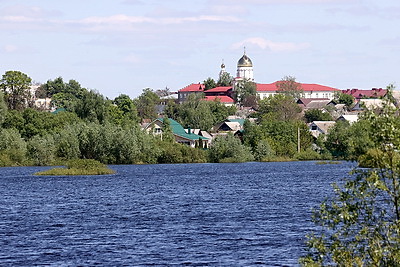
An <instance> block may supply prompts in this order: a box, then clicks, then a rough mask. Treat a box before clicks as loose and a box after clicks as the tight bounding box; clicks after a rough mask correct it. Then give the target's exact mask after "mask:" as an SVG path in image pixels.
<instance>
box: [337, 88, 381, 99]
mask: <svg viewBox="0 0 400 267" xmlns="http://www.w3.org/2000/svg"><path fill="white" fill-rule="evenodd" d="M387 91H388V90H386V89H382V88H372V89H371V90H360V89H347V90H343V91H342V93H343V94H347V95H352V96H353V97H354V98H355V99H362V98H381V97H384V96H385V95H386V94H387Z"/></svg>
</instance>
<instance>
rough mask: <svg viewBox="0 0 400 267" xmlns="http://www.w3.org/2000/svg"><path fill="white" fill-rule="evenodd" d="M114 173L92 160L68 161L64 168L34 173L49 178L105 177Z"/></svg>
mask: <svg viewBox="0 0 400 267" xmlns="http://www.w3.org/2000/svg"><path fill="white" fill-rule="evenodd" d="M114 173H115V171H114V170H112V169H110V168H108V167H107V166H106V165H105V164H103V163H100V162H98V161H96V160H92V159H77V160H70V161H68V162H67V164H66V168H54V169H50V170H46V171H41V172H37V173H35V175H51V176H64V175H68V176H76V175H105V174H114Z"/></svg>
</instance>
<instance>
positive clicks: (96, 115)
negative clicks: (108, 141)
mask: <svg viewBox="0 0 400 267" xmlns="http://www.w3.org/2000/svg"><path fill="white" fill-rule="evenodd" d="M110 104H111V103H110V101H107V100H106V99H105V98H104V97H103V96H102V95H101V94H99V93H98V92H96V91H93V90H90V91H84V92H83V94H82V98H81V99H79V101H78V102H77V105H76V107H75V113H76V114H77V115H78V117H80V118H81V119H84V120H87V121H90V122H99V123H104V122H105V121H106V117H107V111H108V106H109V105H110Z"/></svg>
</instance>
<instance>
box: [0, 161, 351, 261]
mask: <svg viewBox="0 0 400 267" xmlns="http://www.w3.org/2000/svg"><path fill="white" fill-rule="evenodd" d="M352 167H353V166H352V165H351V164H349V163H342V164H339V165H317V164H315V162H284V163H242V164H189V165H188V164H176V165H132V166H111V168H113V169H115V170H116V171H117V174H115V175H105V176H75V177H65V176H64V177H49V176H33V175H32V174H33V173H34V172H36V171H39V170H43V169H46V168H40V167H18V168H0V176H1V178H0V195H1V198H0V248H1V249H0V265H2V266H38V265H45V266H182V265H187V266H254V265H261V266H263V265H264V266H297V265H298V258H299V257H300V256H301V255H302V253H304V252H303V249H304V236H305V234H306V233H308V232H309V231H311V230H312V229H313V224H312V223H311V222H310V215H311V212H310V210H311V208H313V207H316V206H317V205H318V204H319V203H320V202H321V201H322V200H323V199H324V198H325V197H326V196H328V195H330V194H332V189H331V186H330V184H331V183H332V182H335V181H339V179H340V178H341V177H344V176H346V175H347V173H348V172H349V171H350V170H351V168H352Z"/></svg>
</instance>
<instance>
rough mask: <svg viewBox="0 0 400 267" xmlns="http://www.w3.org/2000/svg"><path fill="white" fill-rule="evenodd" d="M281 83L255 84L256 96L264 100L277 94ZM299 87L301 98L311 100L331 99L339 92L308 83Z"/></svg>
mask: <svg viewBox="0 0 400 267" xmlns="http://www.w3.org/2000/svg"><path fill="white" fill-rule="evenodd" d="M281 82H282V81H277V82H274V83H269V84H261V83H259V84H257V95H258V97H259V98H260V99H264V98H267V97H270V96H272V95H275V94H277V93H279V83H281ZM299 86H300V87H301V89H302V90H303V93H304V97H303V98H313V99H321V98H323V99H329V100H331V99H333V98H334V96H335V93H336V92H340V90H339V89H336V88H333V87H329V86H324V85H319V84H309V83H299Z"/></svg>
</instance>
